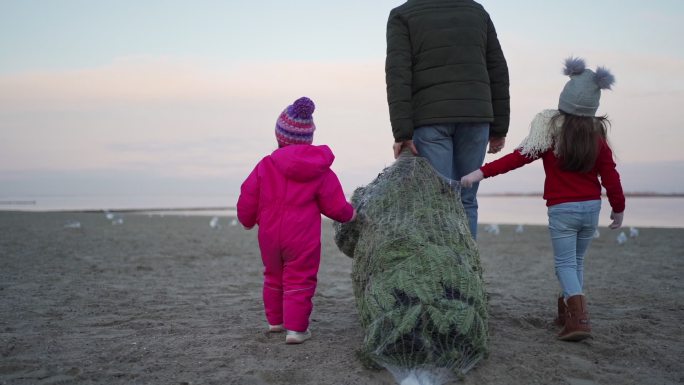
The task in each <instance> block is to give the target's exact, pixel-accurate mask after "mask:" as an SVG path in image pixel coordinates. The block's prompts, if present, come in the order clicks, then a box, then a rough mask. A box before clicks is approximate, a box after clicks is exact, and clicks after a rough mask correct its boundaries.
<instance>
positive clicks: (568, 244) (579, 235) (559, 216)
mask: <svg viewBox="0 0 684 385" xmlns="http://www.w3.org/2000/svg"><path fill="white" fill-rule="evenodd" d="M600 211H601V200H592V201H584V202H569V203H561V204H557V205H553V206H550V207H549V208H548V214H549V234H550V235H551V244H552V245H553V254H554V259H555V264H556V277H558V282H560V286H561V289H562V290H563V296H564V297H565V298H566V299H567V298H569V297H572V296H573V295H577V294H582V293H583V292H582V286H583V284H584V254H585V253H586V252H587V248H589V244H590V243H591V240H592V239H593V238H594V232H595V231H596V227H597V226H598V220H599V212H600Z"/></svg>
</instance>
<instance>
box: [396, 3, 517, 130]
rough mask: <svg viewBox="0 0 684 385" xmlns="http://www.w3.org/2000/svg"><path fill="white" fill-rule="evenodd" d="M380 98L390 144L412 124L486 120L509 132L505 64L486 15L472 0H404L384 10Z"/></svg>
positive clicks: (494, 126) (412, 125)
mask: <svg viewBox="0 0 684 385" xmlns="http://www.w3.org/2000/svg"><path fill="white" fill-rule="evenodd" d="M385 75H386V82H387V101H388V103H389V110H390V120H391V122H392V132H393V134H394V139H395V141H397V142H400V141H404V140H409V139H411V138H412V137H413V129H414V127H420V126H423V125H428V124H438V123H460V122H491V126H490V131H489V132H490V136H496V137H503V136H506V133H507V132H508V122H509V115H510V96H509V93H508V66H507V65H506V59H505V58H504V54H503V52H502V50H501V46H500V45H499V40H498V38H497V36H496V30H495V29H494V24H493V23H492V21H491V19H490V18H489V14H488V13H487V12H486V11H485V9H484V8H483V7H482V6H481V5H480V4H478V3H476V2H474V1H471V0H408V1H407V2H406V3H405V4H403V5H401V6H399V7H397V8H395V9H393V10H392V11H391V12H390V15H389V20H388V22H387V60H386V63H385Z"/></svg>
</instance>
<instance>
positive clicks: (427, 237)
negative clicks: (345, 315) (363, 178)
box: [334, 154, 488, 384]
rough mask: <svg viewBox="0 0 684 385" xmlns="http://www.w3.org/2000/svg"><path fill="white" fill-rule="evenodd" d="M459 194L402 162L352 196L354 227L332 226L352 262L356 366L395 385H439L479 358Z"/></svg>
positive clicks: (475, 260) (476, 272)
mask: <svg viewBox="0 0 684 385" xmlns="http://www.w3.org/2000/svg"><path fill="white" fill-rule="evenodd" d="M454 185H456V186H455V187H454ZM458 194H459V193H458V185H457V183H450V182H449V181H447V180H445V179H443V178H442V177H441V176H440V175H439V174H437V172H435V171H434V169H433V168H432V166H431V165H430V164H429V163H428V161H427V160H426V159H424V158H420V157H413V156H410V155H406V154H402V155H401V156H400V157H399V159H397V161H396V162H395V163H393V164H392V165H391V166H390V167H388V168H386V169H385V170H383V172H382V173H381V174H380V175H378V177H377V178H376V179H375V180H374V181H373V182H371V183H370V184H368V185H367V186H365V187H360V188H358V189H356V190H355V191H354V194H353V196H352V204H353V205H354V207H356V208H357V211H358V219H357V220H355V221H353V222H349V223H345V224H340V223H335V224H334V227H335V242H336V244H337V246H338V247H339V248H340V250H341V251H342V252H343V253H344V254H346V255H347V256H349V257H352V258H353V259H354V261H353V268H352V282H353V288H354V296H355V298H356V305H357V309H358V313H359V316H360V319H361V324H362V327H363V328H364V331H365V339H364V342H363V348H362V349H361V351H360V352H361V354H362V358H364V359H367V360H366V362H368V361H370V362H372V363H376V364H379V365H381V366H383V367H386V368H388V369H390V370H391V371H392V372H393V373H394V374H395V376H396V377H397V379H398V380H399V381H400V382H402V381H408V380H407V378H408V377H411V378H414V377H415V378H420V377H421V376H425V377H426V378H430V380H425V381H422V380H418V379H417V380H415V381H413V380H411V383H432V384H434V383H441V382H443V381H445V380H440V379H443V378H444V377H445V376H444V372H445V371H446V372H448V373H449V374H456V375H459V376H460V375H462V374H464V373H465V372H466V371H467V370H469V369H470V368H472V367H473V365H475V364H476V363H477V362H478V361H479V360H480V359H482V358H483V357H485V356H486V354H487V345H488V329H487V300H486V295H485V289H484V283H483V279H482V267H481V264H480V257H479V252H478V249H477V245H476V244H475V241H474V240H473V239H472V237H471V235H470V230H469V228H468V219H467V217H466V215H465V212H464V210H463V206H462V204H461V201H460V197H459V195H458ZM397 373H403V374H400V375H397ZM426 373H427V375H425V374H426ZM402 379H403V380H402ZM402 383H403V382H402ZM407 383H408V382H407Z"/></svg>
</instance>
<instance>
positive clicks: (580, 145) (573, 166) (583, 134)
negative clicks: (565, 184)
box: [552, 111, 610, 172]
mask: <svg viewBox="0 0 684 385" xmlns="http://www.w3.org/2000/svg"><path fill="white" fill-rule="evenodd" d="M561 117H562V118H563V124H562V126H561V129H560V133H559V135H558V137H557V138H556V140H557V141H558V143H557V145H556V149H557V151H558V154H557V155H558V159H559V161H560V168H561V170H563V171H574V172H589V171H591V170H592V169H593V168H594V165H595V164H596V158H598V153H599V143H600V140H601V139H603V140H606V139H607V131H608V130H607V128H608V127H609V126H610V121H609V120H608V117H606V116H605V115H604V116H596V117H593V116H578V115H572V114H568V113H565V112H563V111H560V113H559V114H558V115H556V116H555V117H554V118H553V122H552V124H556V120H557V119H560V118H561Z"/></svg>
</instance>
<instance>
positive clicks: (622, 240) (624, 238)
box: [617, 231, 627, 245]
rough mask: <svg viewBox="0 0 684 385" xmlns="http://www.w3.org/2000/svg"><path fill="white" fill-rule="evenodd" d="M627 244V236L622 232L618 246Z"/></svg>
mask: <svg viewBox="0 0 684 385" xmlns="http://www.w3.org/2000/svg"><path fill="white" fill-rule="evenodd" d="M625 242H627V236H626V235H625V232H624V231H621V232H620V234H619V235H618V236H617V243H618V245H621V244H623V243H625Z"/></svg>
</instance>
